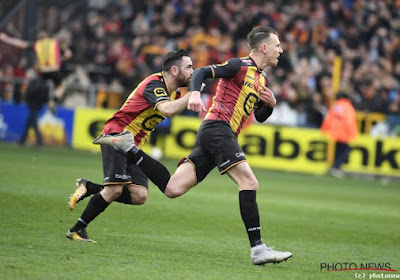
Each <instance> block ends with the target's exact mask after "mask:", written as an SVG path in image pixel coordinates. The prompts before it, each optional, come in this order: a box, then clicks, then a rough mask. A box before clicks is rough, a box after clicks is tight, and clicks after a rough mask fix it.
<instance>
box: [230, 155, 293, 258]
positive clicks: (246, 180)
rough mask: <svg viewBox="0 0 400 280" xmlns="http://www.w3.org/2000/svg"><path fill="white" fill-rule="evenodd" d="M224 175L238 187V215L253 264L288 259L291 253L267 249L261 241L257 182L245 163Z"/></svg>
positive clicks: (239, 164) (237, 165)
mask: <svg viewBox="0 0 400 280" xmlns="http://www.w3.org/2000/svg"><path fill="white" fill-rule="evenodd" d="M226 173H227V174H228V175H229V177H231V178H232V180H233V181H235V182H236V184H237V185H238V186H239V206H240V214H241V216H242V220H243V223H244V225H245V227H246V231H247V235H248V238H249V241H250V245H251V259H252V262H253V264H257V265H259V264H265V263H269V262H272V263H279V262H282V261H286V260H287V259H289V258H290V257H291V256H292V253H290V252H279V251H275V250H273V249H272V248H268V247H266V246H265V244H264V242H263V241H262V239H261V232H260V229H261V227H260V216H259V211H258V206H257V201H256V192H257V189H258V181H257V179H256V177H255V175H254V173H253V171H252V170H251V168H250V166H249V164H248V163H247V161H242V162H240V163H238V164H236V165H234V166H233V167H232V168H230V169H228V170H227V171H226Z"/></svg>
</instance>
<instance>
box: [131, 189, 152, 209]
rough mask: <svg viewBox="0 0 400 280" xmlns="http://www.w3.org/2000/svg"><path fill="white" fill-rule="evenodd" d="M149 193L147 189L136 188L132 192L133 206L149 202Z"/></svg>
mask: <svg viewBox="0 0 400 280" xmlns="http://www.w3.org/2000/svg"><path fill="white" fill-rule="evenodd" d="M148 196H149V195H148V191H147V189H145V188H140V187H134V188H132V191H131V199H132V204H134V205H142V204H144V203H145V202H146V201H147V197H148Z"/></svg>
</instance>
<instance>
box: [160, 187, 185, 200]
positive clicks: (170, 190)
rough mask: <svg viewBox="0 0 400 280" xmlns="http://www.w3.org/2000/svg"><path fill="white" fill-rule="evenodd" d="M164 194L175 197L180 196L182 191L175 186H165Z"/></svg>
mask: <svg viewBox="0 0 400 280" xmlns="http://www.w3.org/2000/svg"><path fill="white" fill-rule="evenodd" d="M164 194H165V195H166V196H167V197H169V198H175V197H178V196H181V195H182V194H183V193H182V192H181V191H180V190H179V189H177V188H171V187H167V188H166V189H165V192H164Z"/></svg>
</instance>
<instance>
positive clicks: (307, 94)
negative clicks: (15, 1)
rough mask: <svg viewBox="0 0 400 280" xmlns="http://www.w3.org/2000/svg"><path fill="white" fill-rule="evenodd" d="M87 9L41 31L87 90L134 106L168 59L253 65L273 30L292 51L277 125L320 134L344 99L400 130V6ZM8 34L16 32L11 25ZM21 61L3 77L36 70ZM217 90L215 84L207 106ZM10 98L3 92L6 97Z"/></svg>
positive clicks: (203, 0) (214, 4) (189, 1)
mask: <svg viewBox="0 0 400 280" xmlns="http://www.w3.org/2000/svg"><path fill="white" fill-rule="evenodd" d="M83 2H86V1H83ZM86 5H87V7H86V10H85V16H84V17H75V18H74V17H70V16H68V15H67V14H66V13H68V12H70V13H71V11H70V10H68V9H66V10H61V9H57V7H56V6H50V7H48V8H46V9H41V10H40V12H41V13H42V14H43V16H42V17H40V18H42V20H39V22H38V28H42V29H43V28H47V30H48V31H49V32H53V33H57V34H58V35H59V36H61V38H62V43H64V44H68V45H69V48H70V49H71V50H72V53H73V57H72V59H71V60H70V61H68V63H66V64H65V65H66V66H65V68H64V69H65V73H66V75H65V77H66V81H68V80H72V82H76V79H73V77H74V75H75V76H77V77H86V78H85V81H86V84H88V83H96V84H100V85H102V84H103V85H104V84H108V85H110V84H113V85H114V86H116V87H117V88H120V89H122V90H121V91H123V93H124V96H125V97H126V96H127V95H128V94H129V93H130V91H131V90H132V89H133V88H134V87H135V86H136V85H137V84H138V82H140V81H141V80H142V79H143V78H144V77H146V76H147V75H149V74H150V73H152V72H155V71H159V70H160V67H161V61H162V57H163V56H164V55H165V54H166V53H167V52H168V51H171V50H173V49H176V48H185V49H187V50H188V51H189V53H190V55H191V57H192V60H193V62H194V66H195V68H198V67H200V66H203V65H208V64H214V63H221V62H223V61H225V60H227V59H229V58H232V57H235V56H238V57H240V56H245V55H246V54H247V53H248V46H247V44H246V34H247V32H248V31H249V30H250V29H251V28H252V27H253V26H256V25H268V26H271V27H273V28H275V29H276V30H277V31H278V33H279V34H280V40H281V42H282V47H283V50H284V54H283V55H282V56H281V58H280V62H279V64H278V67H277V68H275V69H273V70H268V72H267V74H268V77H269V87H270V88H271V89H272V90H273V92H274V93H275V95H276V96H277V99H278V104H279V105H278V106H277V107H276V110H275V112H274V114H273V116H271V119H270V120H269V122H271V123H276V124H282V125H291V126H304V127H314V128H318V127H320V125H321V122H322V120H323V117H324V116H325V114H326V112H327V109H328V108H329V105H330V104H331V103H332V101H333V100H334V97H335V94H336V93H337V92H339V91H341V92H345V93H347V94H348V95H349V96H350V97H351V99H352V101H353V103H354V104H355V107H356V109H357V110H358V111H364V112H366V113H370V112H379V113H384V114H386V115H387V116H388V118H387V119H388V121H389V125H390V126H391V128H394V127H395V126H396V125H397V126H400V124H399V123H400V83H399V82H400V1H390V0H386V1H383V0H369V1H366V0H353V1H352V0H332V1H312V0H308V1H260V0H249V1H246V0H225V1H210V0H171V1H162V0H148V1H129V0H109V1H107V0H102V1H87V2H86ZM7 32H8V33H9V34H10V35H15V33H16V32H15V30H14V31H13V30H12V28H10V25H9V28H8V29H7ZM5 49H7V47H6V46H4V44H2V45H0V50H2V51H4V50H5ZM7 50H8V51H9V52H10V49H9V48H8V49H7ZM13 52H16V50H15V49H14V50H13ZM3 53H4V52H3ZM20 57H21V56H13V55H7V56H5V55H4V56H1V57H0V63H1V64H0V65H1V66H0V78H3V80H4V78H5V77H9V76H19V77H23V76H24V70H26V65H27V63H26V60H24V58H20ZM75 69H77V70H76V71H79V73H78V74H77V73H75V72H74V71H75ZM338 69H339V70H338ZM335 75H339V77H340V80H338V79H337V78H336V77H337V76H335ZM68 76H69V77H68ZM71 76H72V78H71ZM215 86H216V85H215V84H208V85H207V87H206V89H205V96H204V97H205V98H207V97H209V95H211V93H212V92H213V91H214V87H215ZM5 91H6V89H5V83H3V87H2V89H1V92H0V93H1V94H2V95H1V96H2V98H7V96H6V95H5V94H4V93H5ZM207 93H209V94H208V95H207Z"/></svg>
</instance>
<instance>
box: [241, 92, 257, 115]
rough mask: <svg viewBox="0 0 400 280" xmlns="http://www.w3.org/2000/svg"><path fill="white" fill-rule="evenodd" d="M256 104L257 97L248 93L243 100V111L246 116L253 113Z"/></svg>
mask: <svg viewBox="0 0 400 280" xmlns="http://www.w3.org/2000/svg"><path fill="white" fill-rule="evenodd" d="M257 102H258V96H257V95H256V94H255V93H252V92H250V93H249V95H247V97H246V99H245V100H244V104H243V109H244V112H245V113H246V115H247V116H250V114H251V111H253V108H254V104H256V103H257Z"/></svg>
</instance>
